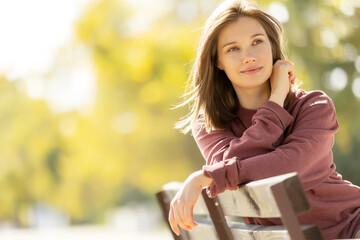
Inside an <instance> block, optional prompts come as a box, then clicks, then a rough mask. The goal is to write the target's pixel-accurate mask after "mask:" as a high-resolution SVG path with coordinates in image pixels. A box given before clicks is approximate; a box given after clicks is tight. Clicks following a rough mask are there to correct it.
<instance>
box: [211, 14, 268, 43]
mask: <svg viewBox="0 0 360 240" xmlns="http://www.w3.org/2000/svg"><path fill="white" fill-rule="evenodd" d="M259 33H261V34H264V35H265V36H266V32H265V29H264V28H263V26H262V25H261V24H260V22H259V21H258V20H256V19H255V18H251V17H240V18H239V19H238V20H236V21H234V22H230V23H229V24H227V25H226V26H225V27H224V28H223V29H222V31H221V32H220V34H219V41H218V43H219V44H220V45H222V44H226V42H228V41H235V40H236V41H241V40H246V39H249V38H251V37H252V36H254V35H256V34H259Z"/></svg>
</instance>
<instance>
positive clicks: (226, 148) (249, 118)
mask: <svg viewBox="0 0 360 240" xmlns="http://www.w3.org/2000/svg"><path fill="white" fill-rule="evenodd" d="M337 129H338V123H337V120H336V113H335V107H334V104H333V102H332V101H331V99H330V98H329V97H328V96H326V94H325V93H323V92H321V91H312V92H305V91H304V90H301V89H297V90H294V96H293V98H292V100H291V101H290V103H289V104H288V106H287V107H286V109H285V108H282V107H281V106H280V105H278V104H276V103H274V102H271V101H267V102H265V103H264V104H263V105H262V106H261V107H260V108H259V109H257V110H249V109H244V108H242V107H240V108H239V110H238V118H236V119H235V120H233V121H232V122H231V125H230V127H229V128H228V129H226V130H215V131H211V132H210V133H207V132H206V130H205V129H204V122H203V118H201V117H200V118H199V119H198V121H197V122H196V123H195V124H194V126H193V135H194V138H195V140H196V142H197V144H198V146H199V148H200V150H201V152H202V154H203V156H204V157H205V159H206V165H204V166H203V171H204V174H205V175H206V176H208V177H211V178H212V179H213V181H212V184H211V185H210V186H209V187H208V188H207V194H208V195H209V196H210V197H214V196H216V195H217V194H219V193H222V192H224V191H225V190H226V189H230V190H235V189H237V188H238V185H239V184H243V183H247V182H250V181H254V180H259V179H264V178H268V177H272V176H275V175H280V174H284V173H289V172H297V173H298V175H299V177H300V180H301V182H302V183H303V186H304V189H305V191H306V194H307V197H308V199H309V202H310V204H311V206H312V209H311V210H310V211H309V212H307V213H305V214H303V215H301V216H300V217H299V220H300V223H301V224H316V225H318V226H319V227H320V229H321V231H322V234H323V236H324V238H325V239H333V238H351V237H353V236H354V235H355V233H356V232H357V231H358V230H359V229H360V187H358V186H355V185H352V184H351V183H350V182H348V181H345V180H343V179H342V176H341V175H340V174H338V173H337V172H336V171H335V169H336V166H335V164H334V162H333V154H332V147H333V144H334V134H335V132H336V131H337ZM244 221H245V222H247V223H252V224H261V225H279V224H281V221H280V219H277V218H271V219H268V218H267V219H266V218H246V219H244Z"/></svg>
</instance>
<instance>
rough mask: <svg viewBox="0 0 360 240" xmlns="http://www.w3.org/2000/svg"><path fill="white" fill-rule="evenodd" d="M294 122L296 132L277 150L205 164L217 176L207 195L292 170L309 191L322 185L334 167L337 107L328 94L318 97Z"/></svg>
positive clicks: (305, 105)
mask: <svg viewBox="0 0 360 240" xmlns="http://www.w3.org/2000/svg"><path fill="white" fill-rule="evenodd" d="M294 121H295V123H294V128H293V131H292V133H291V134H290V135H288V136H287V137H286V138H285V139H284V141H283V142H282V144H281V145H280V146H278V147H277V148H276V149H275V150H274V151H271V152H268V153H265V154H261V155H256V156H252V157H249V158H246V159H240V158H238V157H237V156H232V157H231V158H228V159H226V160H224V161H222V162H218V163H216V164H213V165H205V166H203V172H204V174H205V176H207V177H211V178H213V181H212V184H211V185H210V186H209V187H208V188H207V194H208V195H209V196H210V197H214V196H216V195H217V194H219V193H222V192H223V191H225V190H226V189H230V190H235V189H236V188H237V187H238V185H239V184H243V183H246V182H250V181H254V180H259V179H263V178H267V177H271V176H275V175H280V174H284V173H288V172H297V173H298V174H299V177H300V179H301V181H302V183H303V185H304V188H305V190H309V189H311V188H313V187H315V186H317V185H319V184H320V183H321V182H322V181H323V179H325V178H326V177H327V176H328V175H329V174H330V172H331V171H332V168H334V165H333V158H332V150H331V149H332V146H333V144H334V134H335V133H336V131H337V129H338V123H337V119H336V114H335V107H334V105H333V103H332V101H331V100H330V99H329V98H328V97H327V96H326V95H322V96H317V97H316V98H313V99H311V100H310V101H308V102H307V103H306V104H304V105H303V106H302V107H301V109H300V110H299V112H298V115H297V117H296V119H295V120H294Z"/></svg>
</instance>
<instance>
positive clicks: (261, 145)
mask: <svg viewBox="0 0 360 240" xmlns="http://www.w3.org/2000/svg"><path fill="white" fill-rule="evenodd" d="M292 121H293V117H292V116H291V115H290V114H289V113H288V112H287V111H286V110H285V109H284V108H282V107H281V106H279V105H278V104H276V103H274V102H271V101H267V102H265V103H264V104H263V105H262V106H261V107H260V108H259V109H258V111H257V112H256V113H255V115H254V116H253V118H252V126H250V127H249V128H248V129H246V130H245V131H244V132H243V134H242V135H241V136H240V137H237V136H235V134H234V133H233V132H232V131H231V130H230V129H226V130H214V131H211V132H210V133H207V132H206V130H205V129H204V128H203V120H202V118H199V120H198V121H197V122H196V123H195V124H194V126H193V136H194V138H195V141H196V143H197V145H198V147H199V148H200V151H201V153H202V154H203V156H204V158H205V160H206V163H207V165H212V164H215V163H217V162H221V161H223V160H224V159H227V158H229V156H234V155H236V156H237V157H238V159H246V158H249V157H252V156H255V155H259V154H264V153H267V152H270V151H273V150H274V149H275V148H276V147H277V146H278V145H279V144H280V143H281V142H280V141H279V140H281V139H280V138H281V136H282V135H283V133H284V131H285V129H286V128H287V127H288V126H289V125H290V123H291V122H292Z"/></svg>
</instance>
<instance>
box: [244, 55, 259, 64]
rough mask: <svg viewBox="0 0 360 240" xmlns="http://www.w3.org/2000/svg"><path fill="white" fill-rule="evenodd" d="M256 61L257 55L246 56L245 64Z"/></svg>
mask: <svg viewBox="0 0 360 240" xmlns="http://www.w3.org/2000/svg"><path fill="white" fill-rule="evenodd" d="M255 61H256V59H255V57H251V56H247V57H245V58H244V64H251V63H255Z"/></svg>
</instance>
